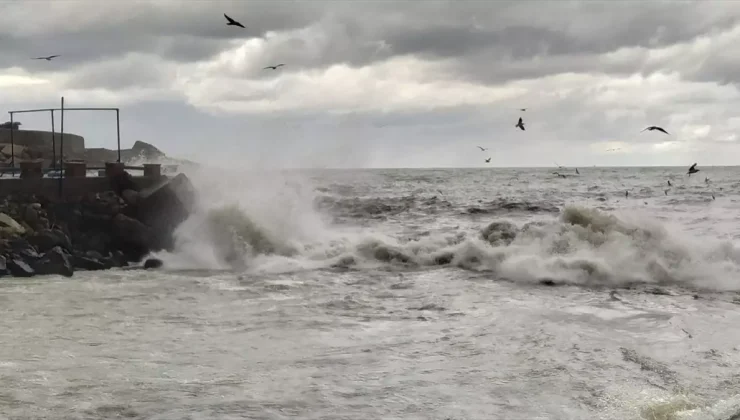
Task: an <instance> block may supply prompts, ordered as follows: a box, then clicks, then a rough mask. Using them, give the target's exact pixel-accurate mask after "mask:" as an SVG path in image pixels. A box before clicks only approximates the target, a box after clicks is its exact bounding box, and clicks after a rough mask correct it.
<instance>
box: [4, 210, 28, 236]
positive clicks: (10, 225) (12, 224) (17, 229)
mask: <svg viewBox="0 0 740 420" xmlns="http://www.w3.org/2000/svg"><path fill="white" fill-rule="evenodd" d="M0 227H2V228H6V229H9V231H10V232H11V233H13V234H16V235H22V234H24V233H26V229H25V228H23V226H21V224H20V223H18V222H16V221H15V220H14V219H13V218H12V217H10V216H8V215H7V214H5V213H0Z"/></svg>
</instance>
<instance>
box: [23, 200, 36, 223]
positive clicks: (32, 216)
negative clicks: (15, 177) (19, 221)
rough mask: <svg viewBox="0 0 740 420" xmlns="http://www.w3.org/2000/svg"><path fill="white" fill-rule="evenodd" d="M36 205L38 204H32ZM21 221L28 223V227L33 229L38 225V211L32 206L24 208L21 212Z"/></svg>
mask: <svg viewBox="0 0 740 420" xmlns="http://www.w3.org/2000/svg"><path fill="white" fill-rule="evenodd" d="M34 204H38V203H34ZM23 221H25V222H26V223H28V225H29V226H31V227H35V226H37V225H38V223H39V213H38V210H36V209H35V208H34V207H32V206H26V208H25V210H24V212H23Z"/></svg>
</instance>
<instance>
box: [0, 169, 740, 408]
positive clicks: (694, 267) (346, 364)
mask: <svg viewBox="0 0 740 420" xmlns="http://www.w3.org/2000/svg"><path fill="white" fill-rule="evenodd" d="M701 169H702V172H700V173H699V174H697V175H692V176H691V177H688V176H686V175H685V172H686V170H685V168H621V169H611V168H579V171H580V175H576V174H575V171H574V170H573V169H560V172H561V173H562V174H566V175H567V177H566V178H560V177H558V176H557V175H554V174H553V173H552V172H553V170H552V169H495V170H493V169H491V170H489V169H469V170H462V169H460V170H452V169H444V170H442V169H440V170H366V171H359V170H356V171H354V170H346V171H345V170H332V171H328V170H327V171H320V172H316V171H315V172H300V171H292V172H284V173H270V174H266V173H239V174H234V173H229V174H226V173H206V171H203V172H202V173H196V174H192V179H193V181H194V183H195V184H196V186H197V187H198V189H199V191H200V193H201V200H200V205H199V208H198V209H197V212H196V213H195V214H194V215H193V216H192V217H191V219H189V220H188V221H187V222H186V223H185V224H183V225H182V226H181V228H180V230H179V232H178V242H179V245H178V249H177V250H176V252H173V253H164V254H161V255H158V256H159V257H161V258H163V259H164V260H165V265H166V267H167V269H166V270H163V271H158V272H144V271H139V270H133V271H111V272H106V273H79V274H77V275H76V276H75V277H74V278H72V279H63V278H56V277H47V278H34V279H32V280H25V279H24V280H18V279H13V280H3V281H2V283H0V291H1V293H2V295H0V297H1V298H2V310H3V312H2V318H3V319H2V324H1V325H2V329H1V330H0V331H1V332H2V336H1V339H2V343H3V345H2V346H0V379H1V380H2V384H3V387H2V389H1V390H0V417H3V418H14V419H26V418H28V419H31V418H34V419H35V418H65V419H67V418H69V419H77V418H79V419H111V418H142V419H143V418H146V419H237V418H250V419H287V418H301V419H440V420H442V419H455V420H458V419H460V420H461V419H722V420H729V419H740V397H738V393H740V348H739V347H738V346H740V334H738V333H737V331H738V328H740V327H739V326H740V312H739V310H740V306H738V305H740V295H738V294H737V292H738V291H740V249H738V248H737V247H736V245H735V242H736V241H737V239H736V238H737V237H738V235H740V223H738V218H740V216H739V215H740V213H739V211H740V205H739V204H738V199H739V198H740V194H739V193H740V169H737V168H710V167H705V168H701ZM706 177H708V178H709V179H708V180H705V178H706ZM668 180H670V181H671V183H672V184H673V186H672V187H669V186H668V184H667V182H668ZM666 190H667V191H666ZM626 191H629V195H628V196H627V195H626V194H625V193H626ZM713 196H714V198H713Z"/></svg>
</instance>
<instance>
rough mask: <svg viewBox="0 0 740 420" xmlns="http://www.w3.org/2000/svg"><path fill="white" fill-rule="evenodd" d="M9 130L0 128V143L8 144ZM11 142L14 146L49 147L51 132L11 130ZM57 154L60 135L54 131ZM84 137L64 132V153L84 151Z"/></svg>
mask: <svg viewBox="0 0 740 420" xmlns="http://www.w3.org/2000/svg"><path fill="white" fill-rule="evenodd" d="M10 132H11V130H8V129H3V128H0V144H3V143H5V144H10ZM12 132H13V142H14V143H15V145H16V146H29V147H33V148H40V149H47V148H48V149H49V150H51V145H52V132H51V131H39V130H12ZM54 139H55V141H56V152H57V155H58V154H59V153H60V151H61V135H60V133H54ZM84 152H85V139H84V138H83V137H82V136H78V135H76V134H70V133H64V153H65V155H66V154H72V153H84Z"/></svg>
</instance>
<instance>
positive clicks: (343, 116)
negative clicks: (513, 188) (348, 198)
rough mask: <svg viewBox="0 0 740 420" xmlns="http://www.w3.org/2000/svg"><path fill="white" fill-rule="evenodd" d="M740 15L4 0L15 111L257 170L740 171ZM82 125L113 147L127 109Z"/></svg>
mask: <svg viewBox="0 0 740 420" xmlns="http://www.w3.org/2000/svg"><path fill="white" fill-rule="evenodd" d="M223 13H227V14H228V15H229V16H231V17H233V18H235V19H237V20H238V21H240V22H242V23H243V24H244V26H246V29H241V28H236V27H227V26H226V25H225V22H226V21H225V19H224V17H223ZM738 18H740V2H736V1H694V2H690V1H655V0H641V1H626V0H625V1H604V2H599V1H564V0H563V1H554V0H553V1H526V0H517V1H510V2H507V1H464V0H458V1H381V0H376V1H349V0H347V1H339V0H334V1H319V0H306V1H279V0H270V1H264V2H256V1H246V0H237V1H186V0H178V1H175V0H161V1H134V0H127V1H118V0H108V1H98V0H65V1H45V0H17V1H13V2H10V1H3V2H0V52H1V53H0V104H2V108H0V112H2V113H5V112H6V111H9V110H11V109H30V108H39V107H40V108H48V107H55V106H58V105H59V99H60V97H61V96H64V97H65V101H66V106H69V107H83V106H103V107H120V108H121V110H122V111H121V130H122V133H121V135H122V144H123V146H124V147H127V146H130V145H131V144H133V142H134V141H135V140H144V141H147V142H151V143H153V144H155V145H157V146H158V147H160V148H161V149H163V150H164V151H165V152H167V153H168V154H171V155H174V156H178V157H184V158H190V159H194V160H198V161H202V162H209V163H211V162H212V163H216V162H225V163H226V164H228V165H244V166H245V167H256V166H263V167H279V168H282V167H466V166H484V165H485V164H484V163H483V159H484V158H485V157H489V156H490V157H491V158H492V159H491V165H493V166H551V165H553V162H555V161H557V162H558V163H559V164H561V165H572V166H587V165H589V166H590V165H605V166H606V165H681V166H683V165H689V164H691V163H693V162H695V161H696V162H700V164H701V165H704V166H707V165H728V164H737V163H738V158H737V157H738V156H740V147H739V146H738V129H740V115H737V112H738V111H737V110H739V109H740V92H739V91H738V85H739V83H740V21H738ZM51 54H60V55H61V57H59V58H57V59H55V60H53V61H50V62H47V61H44V60H31V57H36V56H43V55H51ZM277 63H285V64H286V65H285V67H282V68H280V69H278V70H277V71H273V70H263V67H265V66H267V65H272V64H277ZM3 108H4V109H3ZM519 108H527V111H526V112H520V111H519ZM520 115H522V116H523V117H524V121H525V124H526V127H527V131H526V132H521V131H519V130H517V129H515V128H514V124H515V123H516V120H517V118H518V117H519V116H520ZM18 119H19V120H20V121H21V122H22V123H23V127H24V128H29V129H31V128H36V129H48V128H49V127H50V122H49V116H48V114H44V115H23V116H19V117H18ZM3 120H7V118H3ZM648 125H659V126H662V127H664V128H666V129H667V130H668V131H669V132H670V133H671V134H670V135H669V136H666V135H664V134H662V133H658V132H644V133H640V130H642V129H643V128H645V127H646V126H648ZM65 130H66V131H70V132H74V133H77V134H80V135H83V136H85V138H86V142H87V146H88V147H109V148H115V115H113V114H104V113H102V114H101V113H74V114H73V113H68V114H67V115H66V116H65ZM477 145H482V146H484V147H490V152H489V153H481V152H480V151H479V150H478V149H477V147H476V146H477ZM608 149H619V150H616V151H607V150H608Z"/></svg>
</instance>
